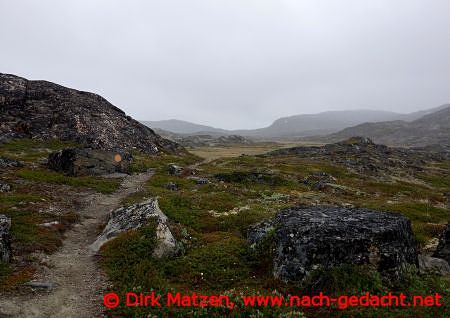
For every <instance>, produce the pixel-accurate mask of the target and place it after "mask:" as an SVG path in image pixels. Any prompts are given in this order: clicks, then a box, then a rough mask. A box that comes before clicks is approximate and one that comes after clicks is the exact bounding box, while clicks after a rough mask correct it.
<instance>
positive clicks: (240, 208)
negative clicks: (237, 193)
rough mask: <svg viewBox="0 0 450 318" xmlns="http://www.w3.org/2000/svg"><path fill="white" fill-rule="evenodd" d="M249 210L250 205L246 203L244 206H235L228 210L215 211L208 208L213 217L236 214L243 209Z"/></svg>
mask: <svg viewBox="0 0 450 318" xmlns="http://www.w3.org/2000/svg"><path fill="white" fill-rule="evenodd" d="M248 210H250V207H249V206H248V205H245V206H241V207H235V208H233V209H231V210H229V211H226V212H222V213H220V212H217V211H215V210H210V211H208V213H209V214H210V215H211V216H213V217H215V218H220V217H224V216H230V215H238V214H239V213H241V212H243V211H248Z"/></svg>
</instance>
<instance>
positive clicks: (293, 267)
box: [248, 206, 418, 282]
mask: <svg viewBox="0 0 450 318" xmlns="http://www.w3.org/2000/svg"><path fill="white" fill-rule="evenodd" d="M269 233H272V234H271V235H273V237H270V240H271V241H272V242H273V244H274V252H275V255H274V259H273V264H274V272H273V274H274V276H275V277H276V278H279V279H281V280H283V281H286V282H300V281H302V280H303V279H304V278H305V277H307V276H308V275H309V274H310V273H311V272H312V271H314V270H315V269H318V268H329V267H333V266H338V265H341V264H355V265H363V264H367V265H370V266H373V267H374V268H375V269H377V270H378V271H379V272H381V273H386V274H388V273H392V274H398V270H399V268H401V266H402V265H404V264H414V265H417V263H418V259H417V252H416V244H415V240H414V237H413V233H412V230H411V223H410V221H409V220H408V219H407V218H405V217H404V216H402V215H400V214H395V213H386V212H380V211H375V210H369V209H350V208H342V207H329V206H316V207H306V206H303V207H293V208H290V209H284V210H281V211H280V212H279V213H278V214H277V215H276V216H275V218H273V219H272V220H270V221H266V222H262V223H259V224H257V225H255V226H252V227H251V228H250V230H249V232H248V241H249V243H250V244H252V245H253V246H258V243H259V242H261V240H262V239H263V238H265V237H267V235H268V234H269Z"/></svg>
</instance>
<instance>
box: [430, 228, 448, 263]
mask: <svg viewBox="0 0 450 318" xmlns="http://www.w3.org/2000/svg"><path fill="white" fill-rule="evenodd" d="M433 257H437V258H442V259H444V260H446V261H447V262H448V263H449V264H450V222H448V223H447V225H446V226H445V228H444V231H442V234H441V236H440V238H439V244H438V246H437V248H436V251H435V252H434V254H433Z"/></svg>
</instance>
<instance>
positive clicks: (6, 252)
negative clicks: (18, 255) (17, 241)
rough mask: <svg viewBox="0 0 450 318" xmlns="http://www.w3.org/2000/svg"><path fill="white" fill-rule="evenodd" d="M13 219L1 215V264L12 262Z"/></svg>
mask: <svg viewBox="0 0 450 318" xmlns="http://www.w3.org/2000/svg"><path fill="white" fill-rule="evenodd" d="M10 229H11V219H10V218H9V217H7V216H6V215H4V214H0V262H4V263H9V262H10V261H11V255H12V249H11V234H10V232H9V230H10Z"/></svg>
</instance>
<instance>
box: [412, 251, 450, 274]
mask: <svg viewBox="0 0 450 318" xmlns="http://www.w3.org/2000/svg"><path fill="white" fill-rule="evenodd" d="M419 270H420V271H421V272H422V273H434V274H439V275H450V265H449V264H448V263H447V261H445V260H443V259H441V258H436V257H430V256H425V255H419Z"/></svg>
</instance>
